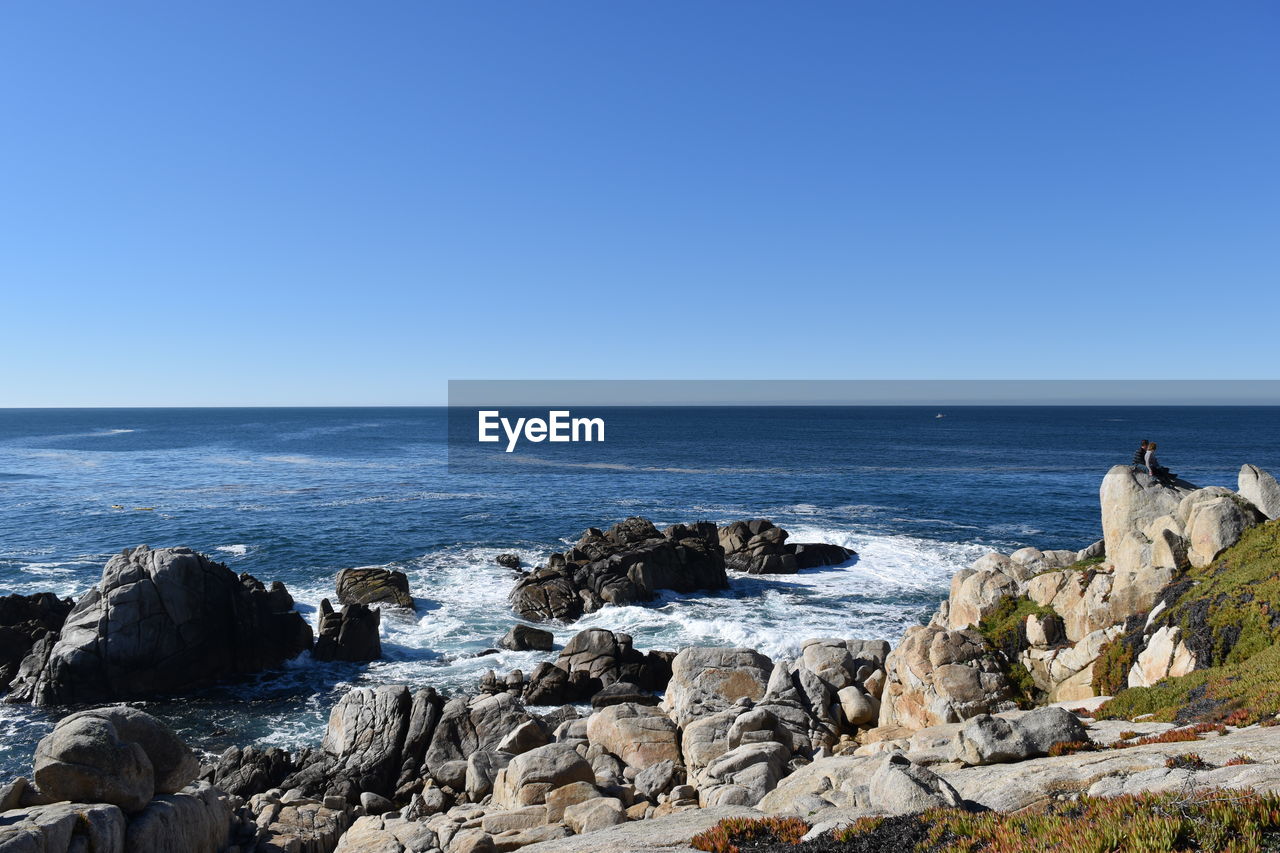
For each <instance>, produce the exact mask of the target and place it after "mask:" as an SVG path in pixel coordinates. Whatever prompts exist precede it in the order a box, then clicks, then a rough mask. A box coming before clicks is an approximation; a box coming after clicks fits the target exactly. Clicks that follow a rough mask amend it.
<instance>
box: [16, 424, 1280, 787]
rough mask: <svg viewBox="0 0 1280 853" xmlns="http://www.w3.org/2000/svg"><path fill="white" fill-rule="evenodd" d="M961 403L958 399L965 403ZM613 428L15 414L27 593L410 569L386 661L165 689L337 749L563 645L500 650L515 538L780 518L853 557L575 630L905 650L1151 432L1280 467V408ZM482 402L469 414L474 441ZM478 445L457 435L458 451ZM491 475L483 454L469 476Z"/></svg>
mask: <svg viewBox="0 0 1280 853" xmlns="http://www.w3.org/2000/svg"><path fill="white" fill-rule="evenodd" d="M939 414H942V415H944V417H941V418H939V417H937V415H939ZM607 422H608V435H607V441H605V442H603V443H593V444H558V445H554V446H553V445H550V444H547V443H545V442H544V443H542V444H528V445H526V444H525V443H523V442H522V443H521V444H520V446H519V448H518V449H517V450H516V451H515V452H514V453H511V454H509V455H507V454H501V453H500V454H499V455H500V456H504V457H505V458H506V459H507V460H516V461H512V462H511V464H504V465H502V466H501V467H500V468H498V469H495V470H486V469H485V468H484V466H479V467H476V468H468V467H467V466H466V465H462V466H459V465H458V464H457V462H458V460H457V459H453V460H452V461H453V462H454V463H455V464H454V465H453V466H452V469H451V466H450V464H449V463H450V461H451V454H450V449H451V448H450V446H449V443H448V442H447V439H448V437H449V433H450V430H451V429H452V425H451V424H450V423H449V419H448V417H447V414H446V412H445V410H443V409H439V408H432V409H411V408H386V409H183V410H176V409H175V410H163V409H155V410H146V409H119V410H112V409H86V410H75V409H62V410H26V411H22V410H0V594H7V593H10V592H22V593H31V592H38V591H53V592H56V593H58V594H60V595H71V596H79V595H80V594H82V593H83V592H84V591H85V590H86V589H87V588H88V587H90V586H91V585H92V584H94V583H95V582H96V581H97V579H98V577H99V575H100V573H101V571H102V567H103V564H104V563H105V562H106V560H107V559H108V558H109V557H110V555H111V554H113V553H116V552H118V551H120V550H121V549H122V548H125V547H131V546H134V545H138V544H141V543H147V544H150V545H153V546H163V545H188V546H191V547H193V548H196V549H198V550H201V551H204V552H206V553H208V554H210V555H211V556H213V557H215V558H216V559H218V560H221V561H224V562H226V563H227V565H228V566H230V567H231V568H232V569H234V570H236V571H244V572H250V573H252V574H254V575H255V576H257V577H258V578H259V579H261V580H264V581H272V580H280V581H283V582H285V583H286V584H287V585H288V587H289V590H290V591H291V592H292V593H293V595H294V597H295V599H296V600H297V601H298V606H299V608H300V609H302V610H303V611H304V613H305V615H306V617H307V618H308V619H310V620H311V621H312V622H313V623H314V621H315V619H316V607H317V606H318V604H319V601H320V599H321V598H322V597H325V596H329V597H332V595H333V583H334V576H335V575H336V573H337V572H338V571H339V570H340V569H342V568H346V567H351V566H369V565H385V566H390V567H393V568H398V569H401V570H403V571H405V572H406V573H407V574H408V576H409V579H410V584H411V588H412V592H413V594H414V596H415V598H416V600H417V605H418V607H417V613H416V615H414V616H413V617H402V616H396V615H390V614H385V613H384V618H383V649H384V654H385V657H386V660H383V661H379V662H376V663H374V664H371V665H369V666H367V667H366V666H359V665H353V664H340V663H329V664H320V663H315V662H312V661H310V660H309V659H308V658H307V656H305V655H304V656H303V658H301V659H299V660H297V661H295V662H294V663H292V664H290V665H289V666H288V667H287V668H286V669H285V670H283V671H281V672H276V673H268V674H265V675H263V676H261V677H259V678H256V679H255V680H253V681H252V682H250V683H248V684H240V685H230V686H225V687H219V688H216V689H211V690H208V691H206V692H204V693H202V694H200V695H197V696H195V697H184V698H183V700H182V701H172V702H155V703H148V708H149V709H150V710H152V711H153V712H155V713H157V714H159V715H161V716H163V717H165V718H167V719H169V720H170V721H171V722H173V723H174V724H175V725H177V726H178V727H179V728H180V729H181V730H183V731H184V732H185V733H186V735H187V736H188V737H189V738H190V739H191V740H192V741H193V742H195V743H197V744H198V745H200V746H202V747H204V748H206V749H210V750H215V749H221V748H224V747H225V746H228V745H231V744H245V743H249V742H252V741H254V740H256V739H259V738H262V739H268V740H269V741H270V742H272V743H277V744H282V745H290V744H294V745H301V744H315V743H318V741H319V734H320V732H321V730H322V728H323V722H324V719H325V718H326V716H327V713H328V709H329V707H330V705H331V704H332V702H333V701H334V699H335V697H336V696H337V695H338V694H340V693H341V692H343V691H344V690H345V689H347V688H348V687H349V686H351V685H353V684H360V683H374V682H380V683H385V682H403V683H408V684H413V685H428V684H430V685H434V686H436V687H437V688H440V689H444V690H458V689H462V688H465V687H468V686H470V685H472V684H474V682H475V681H476V680H477V679H478V678H479V676H480V675H481V674H482V673H483V672H484V671H485V670H488V669H490V668H492V669H495V670H497V671H498V672H506V671H508V670H510V669H515V668H520V669H523V670H524V671H525V672H528V671H530V670H532V669H533V667H534V666H536V665H537V663H538V662H539V661H540V660H543V659H545V658H547V657H548V655H546V654H545V653H537V652H506V651H504V652H501V653H499V654H496V655H487V656H483V657H477V656H476V655H477V653H478V652H481V651H484V650H487V649H490V648H492V647H494V646H495V644H496V641H497V639H498V638H499V637H500V636H501V635H502V634H503V633H504V632H505V631H506V629H507V628H509V627H510V625H511V623H512V622H513V621H514V616H513V614H512V613H511V612H510V610H509V608H508V607H507V604H506V597H507V593H508V592H509V590H510V588H511V585H512V577H513V576H512V573H511V572H510V571H509V570H507V569H503V568H501V567H499V566H497V565H496V564H495V563H494V558H495V557H496V555H497V554H499V553H502V552H508V551H514V552H516V553H519V554H520V555H521V557H522V559H523V560H524V562H525V563H526V564H528V565H535V564H537V563H538V562H539V561H541V560H544V559H545V558H546V556H547V555H548V554H550V553H551V552H552V551H556V550H560V549H563V548H564V547H565V546H566V545H567V544H569V543H570V542H572V541H573V540H574V539H576V537H577V536H578V535H579V534H580V533H581V532H582V530H583V529H585V528H586V527H588V526H600V527H605V526H608V525H609V524H612V523H614V522H616V521H619V520H621V519H623V518H625V517H627V516H629V515H643V516H646V517H648V518H650V519H651V520H653V521H654V522H655V523H657V524H659V525H665V524H670V523H673V522H677V521H693V520H700V519H707V520H711V521H716V522H726V521H731V520H735V519H740V518H751V517H767V518H770V519H772V520H773V521H775V522H776V523H777V524H779V525H781V526H783V527H785V528H787V529H788V530H790V531H791V532H792V535H793V537H795V538H796V539H797V540H798V541H826V542H833V543H837V544H841V545H846V546H848V547H850V548H853V549H855V550H856V551H858V553H859V559H858V560H857V562H856V563H854V564H853V565H851V566H844V567H839V568H833V569H820V570H813V571H806V572H803V573H801V574H800V575H796V576H782V577H774V578H769V577H742V576H735V577H733V578H731V584H732V586H731V589H730V590H728V591H727V592H725V593H720V594H715V595H709V594H699V595H691V596H680V595H675V594H670V595H667V596H666V597H664V598H663V599H661V600H660V601H658V602H654V603H653V604H650V605H646V606H638V607H622V608H616V607H606V608H604V609H603V610H600V611H598V612H597V613H594V614H591V615H589V616H588V617H586V618H585V619H583V620H582V621H580V622H579V623H576V624H575V625H573V626H552V628H553V630H554V631H555V633H556V636H557V640H558V641H559V642H563V641H564V640H565V639H567V638H568V637H569V636H571V634H572V633H573V632H575V631H577V630H581V629H582V628H587V627H605V628H611V629H614V630H624V631H626V632H628V633H630V634H631V635H632V636H633V637H634V638H635V643H636V646H637V647H638V648H641V649H648V648H667V649H674V648H679V647H681V646H687V645H693V644H712V645H717V644H718V645H744V646H751V647H754V648H757V649H759V650H760V651H762V652H765V653H767V654H770V655H773V656H778V655H786V654H794V653H795V652H796V651H797V650H798V646H799V643H800V641H802V640H804V639H805V638H808V637H817V636H833V635H835V636H860V637H867V638H881V637H882V638H885V639H889V640H893V641H896V640H897V639H898V638H899V637H900V636H901V634H902V631H903V630H904V629H905V628H906V627H907V626H908V625H910V624H913V623H915V622H917V621H918V620H920V619H921V618H922V617H923V616H924V615H925V614H926V613H928V612H930V611H931V610H932V609H933V608H934V607H935V606H936V604H937V602H938V601H939V600H940V599H942V598H944V597H945V595H946V588H947V584H948V582H949V580H950V577H951V574H952V573H953V572H954V571H956V570H957V569H958V568H961V567H962V566H964V565H966V564H967V563H969V562H970V561H972V560H973V559H975V558H976V557H978V556H980V555H981V554H983V553H985V552H986V551H988V550H990V549H993V548H996V549H1000V550H1005V551H1008V550H1012V549H1015V548H1018V547H1022V546H1025V545H1035V546H1037V547H1041V548H1072V549H1078V548H1082V547H1084V546H1085V545H1087V544H1089V543H1090V542H1092V541H1094V540H1095V539H1097V538H1098V537H1099V535H1100V523H1099V518H1098V505H1097V490H1098V485H1099V483H1100V482H1101V479H1102V476H1103V474H1104V473H1105V472H1106V470H1107V468H1108V467H1109V466H1111V465H1113V464H1117V463H1128V462H1129V460H1130V459H1131V457H1132V455H1133V451H1134V449H1135V448H1136V446H1137V443H1138V441H1139V440H1140V439H1142V438H1150V439H1154V440H1156V441H1158V442H1159V444H1160V458H1161V461H1162V462H1163V464H1165V465H1167V466H1169V467H1170V468H1172V469H1173V470H1174V471H1175V472H1177V473H1178V474H1180V475H1182V476H1183V477H1184V478H1186V479H1188V480H1191V481H1193V482H1195V483H1197V484H1201V485H1211V484H1222V485H1231V486H1234V484H1235V477H1236V473H1237V471H1238V470H1239V468H1240V465H1241V464H1242V463H1244V462H1252V463H1254V464H1257V465H1259V466H1261V467H1263V468H1266V469H1270V470H1272V471H1280V409H1277V408H1274V407H1247V408H1246V407H1241V408H1231V407H1170V408H1160V407H1131V408H1124V407H954V408H948V409H943V410H941V411H940V410H938V409H937V408H936V407H930V408H924V407H864V408H848V407H803V408H787V407H715V408H634V409H628V408H620V409H612V410H610V412H609V414H608V417H607ZM475 429H476V424H475V420H474V419H471V420H470V421H469V430H470V436H471V439H472V440H473V439H474V435H475ZM455 445H456V442H455ZM460 471H461V472H463V473H460ZM49 726H50V718H49V717H48V716H47V715H46V714H45V713H44V712H40V711H36V710H34V709H31V708H29V707H25V706H19V705H2V706H0V765H4V767H3V770H5V771H13V772H19V768H23V767H25V763H26V762H27V760H28V759H29V757H30V755H31V751H32V749H33V748H34V743H35V741H36V740H38V739H39V737H40V736H41V735H42V734H43V733H44V732H46V731H47V730H48V728H49Z"/></svg>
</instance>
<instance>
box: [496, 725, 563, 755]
mask: <svg viewBox="0 0 1280 853" xmlns="http://www.w3.org/2000/svg"><path fill="white" fill-rule="evenodd" d="M549 743H551V733H550V732H548V731H547V727H546V726H545V725H544V724H543V723H542V721H541V720H537V719H532V720H525V721H524V722H523V723H521V724H520V725H518V726H516V727H515V728H514V729H512V730H511V731H510V732H508V733H507V734H506V736H505V737H503V738H502V740H500V741H499V742H498V751H499V752H506V753H510V754H511V755H520V754H521V753H525V752H528V751H529V750H531V749H537V748H538V747H540V746H546V745H547V744H549Z"/></svg>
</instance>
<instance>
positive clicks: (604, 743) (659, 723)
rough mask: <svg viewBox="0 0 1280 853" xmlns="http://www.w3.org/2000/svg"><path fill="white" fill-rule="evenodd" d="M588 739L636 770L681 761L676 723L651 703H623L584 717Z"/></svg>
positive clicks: (593, 744)
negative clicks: (665, 762)
mask: <svg viewBox="0 0 1280 853" xmlns="http://www.w3.org/2000/svg"><path fill="white" fill-rule="evenodd" d="M587 740H588V741H589V742H590V744H591V745H592V746H595V747H599V748H600V749H603V750H604V751H605V752H608V753H609V754H611V755H615V756H617V757H618V758H620V759H622V761H624V762H625V763H626V764H627V766H628V767H631V768H633V769H635V770H644V769H645V768H646V767H649V766H651V765H654V764H657V763H659V762H661V761H671V762H673V763H678V762H679V761H680V736H679V733H678V732H677V731H676V724H675V723H673V722H671V718H670V717H668V716H667V715H666V714H664V713H663V712H662V711H661V710H660V709H658V708H655V707H653V706H651V705H635V704H631V703H622V704H619V705H610V706H608V707H607V708H602V709H601V710H599V711H597V712H596V713H594V714H592V715H591V717H590V718H589V719H588V720H587Z"/></svg>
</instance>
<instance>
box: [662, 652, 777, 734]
mask: <svg viewBox="0 0 1280 853" xmlns="http://www.w3.org/2000/svg"><path fill="white" fill-rule="evenodd" d="M772 672H773V661H771V660H769V658H767V657H765V656H764V655H762V654H760V653H759V652H757V651H755V650H754V649H725V648H718V647H706V646H703V647H699V646H694V647H690V648H687V649H683V650H681V651H680V653H679V654H677V655H676V656H675V659H674V660H672V662H671V682H670V683H669V684H668V685H667V694H666V705H667V708H668V709H669V710H670V711H671V715H672V717H673V718H674V719H675V721H676V722H677V723H678V724H679V725H680V726H682V727H683V726H684V725H686V724H687V723H688V722H689V721H690V720H692V719H694V718H696V717H700V716H706V715H707V714H711V713H715V712H716V711H721V710H725V709H727V708H729V707H730V706H731V705H733V704H734V703H735V702H737V701H738V700H739V699H750V700H752V701H753V702H754V701H759V700H760V699H761V698H762V697H763V696H764V694H765V689H766V688H767V687H768V685H769V676H770V675H771V674H772Z"/></svg>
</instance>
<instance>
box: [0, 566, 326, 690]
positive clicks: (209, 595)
mask: <svg viewBox="0 0 1280 853" xmlns="http://www.w3.org/2000/svg"><path fill="white" fill-rule="evenodd" d="M311 636H312V635H311V627H310V626H309V625H307V623H306V622H305V621H304V620H303V619H302V617H301V615H299V614H298V613H297V612H296V611H295V610H294V609H293V599H292V598H291V597H290V596H289V593H288V591H287V590H286V589H285V588H284V587H283V586H282V585H280V584H278V583H277V584H272V586H271V589H270V590H268V589H266V588H265V587H264V586H263V585H262V584H261V583H260V582H258V581H257V580H256V579H255V578H253V577H251V576H250V575H241V576H239V577H237V576H236V575H235V574H234V573H233V572H232V571H231V570H230V569H228V568H227V567H226V566H224V565H222V564H221V563H215V562H213V561H212V560H210V559H209V558H208V557H205V556H204V555H202V554H197V553H196V552H194V551H192V550H191V549H189V548H158V549H152V548H149V547H147V546H146V545H142V546H139V547H137V548H132V549H128V550H125V551H123V552H121V553H120V554H117V555H116V556H115V557H112V558H111V560H110V561H109V562H108V563H107V565H106V568H104V569H103V572H102V580H101V581H100V582H99V583H98V585H97V586H96V587H94V588H93V589H91V590H90V591H89V592H87V593H85V595H83V596H82V597H81V598H80V600H79V601H78V602H76V605H75V607H74V608H73V609H72V611H71V613H70V614H69V615H68V616H67V619H66V622H65V623H64V624H63V626H62V631H61V634H60V635H59V636H58V639H57V642H54V643H50V642H48V641H47V638H46V640H45V641H41V642H40V643H38V644H37V648H36V649H33V651H32V653H31V654H30V655H28V656H27V659H26V660H24V661H23V663H22V667H21V671H20V672H19V675H18V678H17V679H16V680H15V682H14V685H13V690H12V693H11V695H10V699H11V700H16V701H33V702H35V703H36V704H39V705H50V704H56V703H71V702H101V701H112V700H119V699H138V698H147V697H154V696H160V695H165V694H171V693H174V692H177V691H180V690H188V689H192V688H196V687H203V686H207V685H209V684H213V683H215V682H218V681H221V680H224V679H228V678H233V677H237V676H243V675H247V674H250V673H254V672H259V671H261V670H263V669H269V668H271V667H275V666H279V665H280V664H281V663H283V662H284V661H286V660H289V659H291V658H293V657H295V656H297V655H298V653H300V652H302V651H304V650H305V649H308V648H310V647H311Z"/></svg>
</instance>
